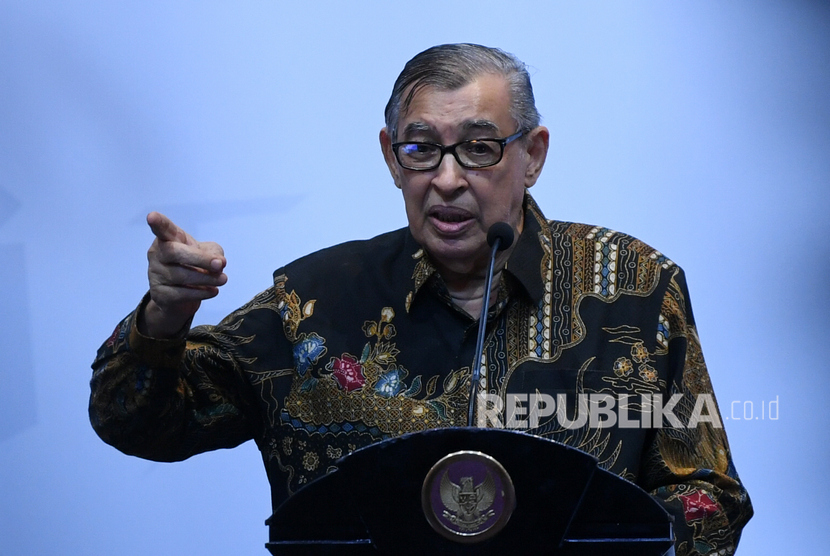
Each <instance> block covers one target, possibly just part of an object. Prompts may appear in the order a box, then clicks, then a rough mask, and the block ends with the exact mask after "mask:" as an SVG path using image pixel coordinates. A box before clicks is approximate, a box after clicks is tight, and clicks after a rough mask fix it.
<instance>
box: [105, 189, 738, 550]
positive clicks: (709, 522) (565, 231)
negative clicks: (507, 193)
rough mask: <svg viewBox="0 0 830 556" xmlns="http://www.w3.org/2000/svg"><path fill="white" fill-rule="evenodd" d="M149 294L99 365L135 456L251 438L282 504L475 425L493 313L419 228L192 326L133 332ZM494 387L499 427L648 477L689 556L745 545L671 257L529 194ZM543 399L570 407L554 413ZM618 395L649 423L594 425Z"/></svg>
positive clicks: (369, 244) (329, 260)
mask: <svg viewBox="0 0 830 556" xmlns="http://www.w3.org/2000/svg"><path fill="white" fill-rule="evenodd" d="M146 301H147V298H145V300H144V301H142V305H140V306H139V308H138V310H137V311H135V312H134V313H132V314H131V315H129V316H127V317H126V318H125V319H124V320H123V321H122V322H121V323H120V324H119V325H118V326H117V327H116V329H115V331H114V332H113V334H112V336H111V337H110V338H109V339H108V340H107V341H106V342H105V343H104V345H103V346H102V347H101V348H100V350H99V352H98V356H97V358H96V359H95V362H94V364H93V371H94V372H93V377H92V382H91V388H92V396H91V400H90V418H91V421H92V425H93V427H94V428H95V430H96V431H97V432H98V434H99V435H100V436H101V438H102V439H104V440H105V441H106V442H108V443H110V444H112V445H113V446H115V447H116V448H118V449H119V450H121V451H123V452H125V453H127V454H133V455H136V456H140V457H144V458H148V459H152V460H158V461H177V460H183V459H185V458H188V457H190V456H192V455H194V454H196V453H199V452H204V451H208V450H213V449H217V448H229V447H233V446H236V445H238V444H240V443H242V442H245V441H246V440H249V439H252V438H253V439H254V440H255V441H256V443H257V445H258V447H259V449H260V451H261V453H262V458H263V461H264V463H265V467H266V471H267V473H268V478H269V480H270V483H271V489H272V501H273V504H274V507H277V506H278V505H279V504H280V503H281V502H282V501H284V500H285V499H286V498H287V497H288V496H290V495H291V494H293V493H294V492H295V491H296V490H297V489H299V488H300V487H302V486H303V485H304V484H306V483H308V482H309V481H311V480H313V479H315V478H317V477H320V476H321V475H323V474H325V473H326V472H328V471H330V470H332V469H333V468H334V465H335V462H336V461H337V460H338V459H339V458H340V457H342V456H344V455H346V454H348V453H349V452H351V451H353V450H356V449H357V448H360V447H362V446H366V445H368V444H371V443H374V442H378V441H381V440H383V439H386V438H390V437H394V436H398V435H401V434H405V433H411V432H417V431H422V430H425V429H433V428H439V427H454V426H465V425H466V424H467V412H468V409H467V408H468V402H469V398H470V380H471V375H472V373H471V367H472V364H473V360H474V355H475V353H474V352H475V344H476V336H477V324H478V323H477V320H476V319H474V318H471V317H470V316H469V315H468V314H467V313H465V312H464V311H462V310H460V309H459V308H458V307H456V306H455V305H454V304H453V303H452V300H451V298H450V296H449V294H448V291H447V289H446V287H445V285H444V283H443V281H442V280H441V276H440V275H439V273H438V271H437V270H436V268H435V266H434V265H433V264H432V263H431V262H430V259H429V256H428V255H427V254H426V253H425V252H424V251H423V249H421V247H420V246H419V245H418V244H417V243H416V242H415V240H414V239H413V237H412V235H411V234H410V233H409V231H408V230H407V229H401V230H398V231H394V232H390V233H387V234H384V235H381V236H378V237H376V238H374V239H371V240H366V241H355V242H350V243H345V244H342V245H339V246H336V247H332V248H329V249H325V250H322V251H319V252H317V253H313V254H311V255H308V256H307V257H304V258H301V259H299V260H297V261H295V262H293V263H291V264H289V265H287V266H285V267H283V268H281V269H279V270H277V271H276V272H275V273H274V283H273V286H272V287H270V288H268V289H267V290H265V291H264V292H262V293H261V294H259V295H257V296H256V297H255V298H254V299H253V300H251V301H250V302H249V303H248V304H246V305H245V306H243V307H242V308H240V309H239V310H237V311H235V312H234V313H232V314H231V315H229V316H228V317H226V318H225V319H224V320H223V321H222V322H221V323H220V324H219V325H217V326H199V327H195V328H193V329H191V330H190V331H189V332H188V333H187V335H186V336H185V337H182V338H178V339H172V340H158V339H151V338H148V337H145V336H143V335H142V334H141V333H140V332H139V331H138V326H137V324H136V318H138V317H137V315H139V314H140V313H141V309H142V308H143V304H145V303H146ZM480 391H481V392H483V393H484V394H486V395H487V397H488V398H489V400H490V403H489V405H488V406H486V407H485V406H482V407H480V408H479V410H480V411H481V414H480V415H478V417H482V422H483V423H484V424H486V425H487V426H499V425H501V426H505V425H509V426H513V427H516V428H521V429H523V430H526V431H527V432H528V433H530V434H535V435H538V436H542V437H545V438H549V439H552V440H555V441H559V442H562V443H564V444H567V445H570V446H573V447H576V448H578V449H580V450H583V451H585V452H588V453H589V454H591V455H593V456H595V457H596V458H597V459H598V461H599V465H600V466H601V467H602V468H604V469H608V470H610V471H611V472H614V473H616V474H618V475H620V476H622V477H625V478H626V479H629V480H631V481H633V482H635V483H637V484H638V485H640V486H641V487H642V488H644V489H645V490H647V491H649V492H650V493H651V494H652V495H653V496H654V497H656V498H657V499H658V500H659V501H661V503H662V504H663V505H664V506H665V507H666V508H667V510H668V511H669V512H670V513H672V514H673V515H674V516H675V531H676V535H677V538H678V540H677V543H676V549H677V554H710V553H711V554H715V553H717V554H730V553H732V551H734V547H735V546H736V545H737V540H738V538H739V536H740V530H741V528H742V527H743V525H744V524H745V523H746V521H747V520H748V519H749V518H750V517H751V515H752V509H751V505H750V501H749V498H748V496H747V494H746V491H745V490H744V488H743V486H742V485H741V483H740V481H739V479H738V475H737V473H736V471H735V468H734V467H733V465H732V460H731V456H730V452H729V447H728V445H727V440H726V436H725V433H724V430H723V428H722V426H721V421H720V419H719V414H718V411H717V408H716V404H715V401H714V396H713V393H712V386H711V383H710V381H709V375H708V373H707V370H706V366H705V363H704V360H703V356H702V354H701V349H700V343H699V340H698V335H697V332H696V330H695V324H694V320H693V317H692V311H691V307H690V305H689V296H688V292H687V289H686V284H685V281H684V276H683V272H682V271H681V269H680V268H679V267H678V266H676V265H675V264H674V263H673V262H672V261H670V260H669V259H667V258H666V257H664V256H663V255H662V254H660V253H659V252H657V251H655V250H654V249H652V248H651V247H649V246H647V245H645V244H644V243H642V242H640V241H638V240H637V239H634V238H632V237H630V236H627V235H624V234H620V233H617V232H613V231H611V230H609V229H607V228H601V227H594V226H588V225H583V224H574V223H567V222H558V221H547V220H546V219H545V217H544V216H543V215H542V213H541V211H540V210H539V208H538V206H537V205H536V204H535V202H534V201H533V199H532V198H530V197H529V196H528V197H527V198H526V202H525V220H524V230H523V232H522V234H521V235H520V236H519V237H518V239H517V243H516V246H515V247H514V249H513V251H512V253H511V255H510V258H509V260H508V262H507V265H506V267H505V268H504V270H503V272H502V273H501V283H500V286H499V293H498V295H497V299H496V302H495V304H494V305H493V307H492V308H491V310H490V319H489V325H488V330H487V336H486V341H485V346H484V349H483V365H482V374H481V382H480ZM530 394H533V395H535V397H531V396H530ZM543 395H544V396H549V397H548V398H546V401H547V402H556V401H560V402H562V403H560V405H561V409H562V411H561V412H550V411H545V407H546V406H545V404H543V403H540V402H539V400H542V399H543V397H542V396H543ZM517 400H518V401H517ZM672 400H673V403H672ZM701 401H702V403H701ZM531 402H533V403H531ZM614 402H616V403H617V404H618V405H619V406H623V407H625V409H626V411H625V417H623V413H622V412H621V411H619V412H617V413H618V414H619V415H620V418H621V419H625V420H626V422H629V421H630V422H634V423H639V424H637V425H634V426H631V425H630V424H628V425H625V424H623V426H620V425H621V424H622V422H621V421H620V422H618V423H616V424H613V425H612V423H610V422H609V421H608V420H604V419H600V418H599V417H598V418H597V419H591V420H588V421H587V422H580V419H579V417H580V415H588V414H592V413H591V409H594V410H596V409H597V408H599V407H600V406H604V407H609V404H612V405H613V403H614ZM655 404H656V405H658V406H660V405H662V406H663V408H664V411H662V412H661V411H660V410H659V407H658V409H655ZM531 405H532V406H533V407H530V406H531ZM551 405H555V403H554V404H551ZM498 406H501V407H502V408H504V411H503V412H502V413H501V415H499V414H498V413H496V412H495V411H494V410H495V409H497V408H498ZM517 407H518V408H519V409H518V410H515V409H511V408H517ZM533 408H535V409H533ZM666 408H668V409H669V410H670V411H669V412H668V413H667V412H666V411H665V409H666ZM618 409H619V408H618ZM586 410H588V411H587V412H586ZM487 415H489V417H488V418H487V419H484V418H483V417H485V416H487ZM494 416H495V417H496V418H493V417H494ZM499 416H500V417H501V418H500V419H499V418H498V417H499ZM655 416H656V418H655ZM690 421H694V422H695V423H694V424H695V425H696V426H686V425H688V424H690ZM642 424H645V425H646V426H640V425H642ZM678 424H679V425H680V426H677V425H678ZM654 425H656V426H654Z"/></svg>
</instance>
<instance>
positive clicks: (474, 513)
mask: <svg viewBox="0 0 830 556" xmlns="http://www.w3.org/2000/svg"><path fill="white" fill-rule="evenodd" d="M495 499H496V482H495V481H494V480H493V476H492V475H491V474H490V472H489V471H488V472H487V476H486V478H485V479H484V481H483V482H481V483H480V484H478V485H476V486H473V478H472V477H461V484H460V485H457V484H455V483H453V482H452V481H451V480H450V477H449V474H448V472H447V471H444V476H443V477H442V478H441V502H443V503H444V507H445V508H446V509H445V510H444V512H443V516H444V517H445V518H446V519H448V520H449V521H450V522H451V523H454V524H456V525H457V526H458V529H459V530H461V531H476V530H478V528H479V527H480V526H481V525H482V524H483V523H484V522H485V521H487V520H488V519H490V518H491V517H493V516H494V515H495V511H494V510H493V509H492V508H491V506H492V505H493V501H494V500H495Z"/></svg>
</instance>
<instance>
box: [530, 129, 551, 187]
mask: <svg viewBox="0 0 830 556" xmlns="http://www.w3.org/2000/svg"><path fill="white" fill-rule="evenodd" d="M549 144H550V132H549V131H548V128H546V127H544V126H538V127H537V128H535V129H533V130H532V131H531V132H530V133H528V134H527V139H526V140H525V149H526V150H527V155H528V157H529V160H528V164H527V169H526V170H525V187H526V188H531V187H533V185H534V184H535V183H536V180H538V179H539V175H540V174H541V173H542V167H544V165H545V159H546V158H547V156H548V145H549Z"/></svg>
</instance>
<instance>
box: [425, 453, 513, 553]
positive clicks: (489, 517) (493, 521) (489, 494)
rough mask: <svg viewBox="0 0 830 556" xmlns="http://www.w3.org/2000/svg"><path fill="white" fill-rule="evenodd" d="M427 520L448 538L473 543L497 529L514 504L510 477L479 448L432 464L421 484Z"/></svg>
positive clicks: (498, 529)
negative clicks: (479, 450) (477, 450)
mask: <svg viewBox="0 0 830 556" xmlns="http://www.w3.org/2000/svg"><path fill="white" fill-rule="evenodd" d="M421 506H422V508H423V511H424V516H425V517H426V519H427V521H428V522H429V524H430V525H431V526H432V528H433V529H435V531H437V532H438V533H439V534H440V535H442V536H444V537H446V538H447V539H450V540H451V541H455V542H461V543H476V542H480V541H483V540H485V539H488V538H490V537H492V536H493V535H495V534H497V533H498V532H499V531H501V530H502V529H503V528H504V526H505V525H506V524H507V521H508V520H509V519H510V516H511V514H512V513H513V510H514V509H515V507H516V494H515V491H514V489H513V481H511V479H510V475H508V474H507V471H505V469H504V467H502V465H501V464H500V463H499V462H498V461H496V460H495V459H494V458H492V457H491V456H488V455H487V454H483V453H481V452H473V451H460V452H454V453H452V454H449V455H447V456H444V457H443V458H441V459H440V460H438V462H437V463H436V464H435V465H433V466H432V469H430V470H429V473H427V476H426V479H424V485H423V487H422V488H421Z"/></svg>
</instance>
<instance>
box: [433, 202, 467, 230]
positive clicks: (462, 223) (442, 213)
mask: <svg viewBox="0 0 830 556" xmlns="http://www.w3.org/2000/svg"><path fill="white" fill-rule="evenodd" d="M427 216H428V217H429V218H430V220H431V222H432V225H433V226H434V227H435V229H437V230H438V231H439V232H441V233H443V234H447V235H455V234H459V233H461V232H463V231H464V230H466V229H467V227H468V226H470V225H471V224H472V223H473V221H474V216H473V214H472V213H471V212H470V211H468V210H465V209H462V208H459V207H450V206H442V205H439V206H434V207H432V208H430V209H429V211H428V212H427Z"/></svg>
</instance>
